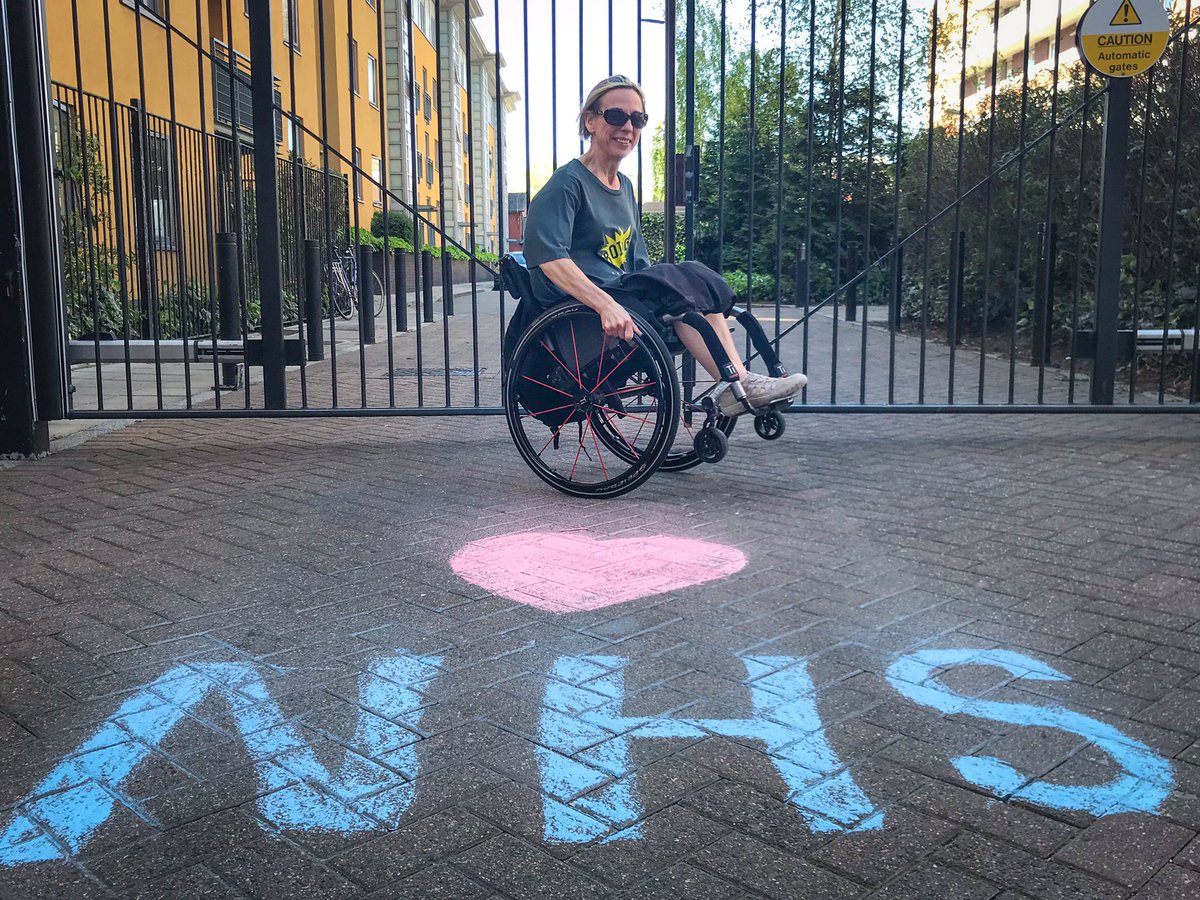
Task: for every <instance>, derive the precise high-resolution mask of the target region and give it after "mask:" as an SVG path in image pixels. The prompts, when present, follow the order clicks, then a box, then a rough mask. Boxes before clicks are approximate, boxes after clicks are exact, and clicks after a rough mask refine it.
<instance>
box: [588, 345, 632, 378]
mask: <svg viewBox="0 0 1200 900" xmlns="http://www.w3.org/2000/svg"><path fill="white" fill-rule="evenodd" d="M636 352H637V344H634V345H633V346H632V347H630V348H629V352H628V353H626V354H625V356H624V358H623V359H622V360H621V361H620V362H619V363H617V364H616V365H615V366H613V367H612V368H611V369H609V370H608V375H611V374H612V373H613V372H615V371H617V369H619V368H621V366H623V365H624V364H625V360H626V359H629V357H631V356H633V354H634V353H636ZM603 359H604V357H601V361H603ZM597 368H599V367H597ZM608 375H600V376H598V377H597V378H596V387H597V388H598V387H600V385H601V384H603V383H604V379H605V378H607V377H608Z"/></svg>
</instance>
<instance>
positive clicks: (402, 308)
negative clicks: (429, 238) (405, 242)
mask: <svg viewBox="0 0 1200 900" xmlns="http://www.w3.org/2000/svg"><path fill="white" fill-rule="evenodd" d="M395 263H396V275H395V278H396V282H395V283H396V330H397V331H408V281H407V279H406V278H405V275H407V274H408V273H407V272H405V271H404V269H405V265H404V251H403V250H397V251H396V258H395Z"/></svg>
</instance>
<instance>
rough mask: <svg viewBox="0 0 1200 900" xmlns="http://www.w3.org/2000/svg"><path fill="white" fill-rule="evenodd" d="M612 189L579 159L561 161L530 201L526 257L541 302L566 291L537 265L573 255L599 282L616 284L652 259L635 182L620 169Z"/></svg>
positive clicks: (549, 301)
mask: <svg viewBox="0 0 1200 900" xmlns="http://www.w3.org/2000/svg"><path fill="white" fill-rule="evenodd" d="M617 178H618V179H619V180H620V182H621V186H620V188H618V189H617V190H613V189H612V188H610V187H607V186H606V185H605V184H604V183H602V182H601V181H600V179H599V178H597V177H596V176H595V175H594V174H592V172H590V171H589V170H588V168H587V166H585V165H584V164H583V163H581V162H580V161H579V160H577V159H573V160H571V161H570V162H569V163H567V164H566V165H565V166H562V167H560V168H559V169H558V170H557V171H556V172H555V173H554V174H553V175H551V176H550V180H549V181H547V182H546V184H545V186H544V187H543V188H542V189H541V190H540V191H538V193H537V196H536V197H534V198H533V200H532V201H531V202H530V204H529V218H528V219H527V221H526V223H525V224H526V227H525V261H526V262H527V263H528V264H529V267H530V278H531V280H532V282H533V292H534V295H535V296H536V297H537V299H538V300H539V301H540V302H541V303H543V304H547V305H548V304H553V303H558V302H559V301H561V300H563V299H564V298H565V297H566V295H565V294H564V293H563V292H562V291H561V290H559V289H558V287H557V286H556V285H555V284H554V283H553V282H552V281H551V280H550V279H549V278H547V277H546V276H545V275H544V274H543V273H542V271H541V269H540V268H538V267H539V266H541V264H542V263H545V262H550V261H551V260H555V259H570V260H572V261H573V262H574V263H575V265H577V266H579V268H580V269H581V270H582V271H583V274H584V275H586V276H587V277H588V278H590V279H591V280H592V281H594V282H596V284H598V285H600V286H601V287H611V286H614V285H615V284H616V283H617V281H618V280H619V279H620V277H621V276H622V275H624V274H625V273H626V272H636V271H637V270H638V269H644V268H646V267H647V266H649V265H650V257H649V254H647V252H646V242H645V241H644V240H642V229H641V227H640V224H639V222H638V212H637V203H636V201H635V200H634V195H633V183H632V182H631V181H630V180H629V179H628V178H626V177H625V176H624V175H622V174H621V173H619V172H618V173H617Z"/></svg>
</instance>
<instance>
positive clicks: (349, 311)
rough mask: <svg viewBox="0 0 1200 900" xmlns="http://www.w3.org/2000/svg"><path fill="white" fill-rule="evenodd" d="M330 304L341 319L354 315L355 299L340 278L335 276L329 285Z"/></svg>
mask: <svg viewBox="0 0 1200 900" xmlns="http://www.w3.org/2000/svg"><path fill="white" fill-rule="evenodd" d="M329 306H330V308H331V309H332V310H333V311H334V313H336V314H337V316H338V318H340V319H348V318H350V317H351V316H352V315H354V300H353V298H351V296H350V294H349V292H348V291H347V290H346V286H345V285H344V284H342V280H341V279H340V278H337V277H335V278H334V279H333V282H332V283H331V284H330V285H329Z"/></svg>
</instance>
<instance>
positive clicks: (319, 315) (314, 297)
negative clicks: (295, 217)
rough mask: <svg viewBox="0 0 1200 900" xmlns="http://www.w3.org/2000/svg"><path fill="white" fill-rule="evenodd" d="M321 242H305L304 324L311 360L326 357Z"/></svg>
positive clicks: (308, 240) (312, 240)
mask: <svg viewBox="0 0 1200 900" xmlns="http://www.w3.org/2000/svg"><path fill="white" fill-rule="evenodd" d="M323 287H324V285H323V284H322V278H321V244H320V242H319V241H316V240H314V239H312V238H308V239H307V240H305V242H304V326H305V328H306V329H307V334H308V358H309V360H321V359H324V358H325V311H324V305H325V304H324V303H323V302H322V300H323V297H322V289H323Z"/></svg>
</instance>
